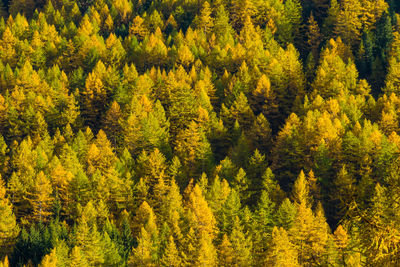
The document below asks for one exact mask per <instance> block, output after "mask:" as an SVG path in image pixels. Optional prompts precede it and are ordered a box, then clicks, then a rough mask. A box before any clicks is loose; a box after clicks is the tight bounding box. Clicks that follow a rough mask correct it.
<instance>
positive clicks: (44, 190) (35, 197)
mask: <svg viewBox="0 0 400 267" xmlns="http://www.w3.org/2000/svg"><path fill="white" fill-rule="evenodd" d="M52 193H53V188H52V186H51V183H50V181H49V178H48V177H47V176H46V175H45V174H44V173H43V172H39V174H38V175H37V176H36V178H35V184H34V185H33V188H32V191H31V192H30V193H29V199H28V200H29V202H30V203H31V205H32V208H33V214H32V216H33V219H34V220H36V221H39V222H46V221H47V220H48V217H49V216H50V215H51V214H52V211H51V209H52V207H53V201H54V197H53V196H52Z"/></svg>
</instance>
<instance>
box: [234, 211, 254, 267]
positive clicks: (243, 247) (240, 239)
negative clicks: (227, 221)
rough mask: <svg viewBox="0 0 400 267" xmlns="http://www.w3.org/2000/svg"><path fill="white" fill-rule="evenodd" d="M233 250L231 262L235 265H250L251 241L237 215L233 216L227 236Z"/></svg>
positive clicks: (251, 256)
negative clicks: (229, 232)
mask: <svg viewBox="0 0 400 267" xmlns="http://www.w3.org/2000/svg"><path fill="white" fill-rule="evenodd" d="M229 239H230V240H231V244H232V249H233V251H234V257H233V264H234V265H237V266H243V265H251V264H252V262H253V261H252V260H253V255H252V253H251V251H252V242H251V240H250V238H249V237H248V236H246V235H245V233H244V230H243V226H242V225H241V222H240V220H239V217H235V218H234V222H233V225H232V231H231V234H230V236H229Z"/></svg>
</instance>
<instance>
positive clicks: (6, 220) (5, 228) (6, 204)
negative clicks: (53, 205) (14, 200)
mask: <svg viewBox="0 0 400 267" xmlns="http://www.w3.org/2000/svg"><path fill="white" fill-rule="evenodd" d="M0 214H1V216H0V248H1V251H2V253H1V254H4V253H6V254H7V253H8V252H9V251H10V248H11V246H12V245H13V243H14V241H15V238H16V237H17V236H18V234H19V227H18V225H17V221H16V218H15V215H14V213H13V210H12V205H11V203H10V201H9V200H8V199H7V197H6V188H5V185H4V182H3V179H2V178H1V177H0ZM2 256H4V255H2Z"/></svg>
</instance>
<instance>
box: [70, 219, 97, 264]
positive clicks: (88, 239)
mask: <svg viewBox="0 0 400 267" xmlns="http://www.w3.org/2000/svg"><path fill="white" fill-rule="evenodd" d="M88 219H89V218H87V217H86V215H82V217H81V218H80V219H79V225H78V227H77V229H76V234H75V239H76V246H78V247H79V250H80V251H81V253H82V255H83V256H84V258H85V259H86V260H87V263H88V264H89V265H90V266H93V265H96V264H102V263H104V252H103V246H102V241H101V236H100V233H99V232H98V231H97V224H96V222H93V221H89V220H88ZM75 253H76V254H78V253H77V252H75ZM76 256H78V255H76Z"/></svg>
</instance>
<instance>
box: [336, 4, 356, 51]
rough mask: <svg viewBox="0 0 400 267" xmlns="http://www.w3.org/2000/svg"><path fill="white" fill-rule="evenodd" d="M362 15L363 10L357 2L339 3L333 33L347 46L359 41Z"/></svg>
mask: <svg viewBox="0 0 400 267" xmlns="http://www.w3.org/2000/svg"><path fill="white" fill-rule="evenodd" d="M362 13H363V10H362V6H361V3H360V2H359V1H354V0H344V1H342V2H341V9H340V11H339V13H338V14H337V21H336V25H335V30H334V32H335V34H336V35H337V36H340V37H341V38H342V39H343V41H344V42H345V43H347V44H349V45H355V44H356V43H357V42H358V41H359V40H360V35H361V33H360V31H361V29H362V21H361V16H362Z"/></svg>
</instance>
